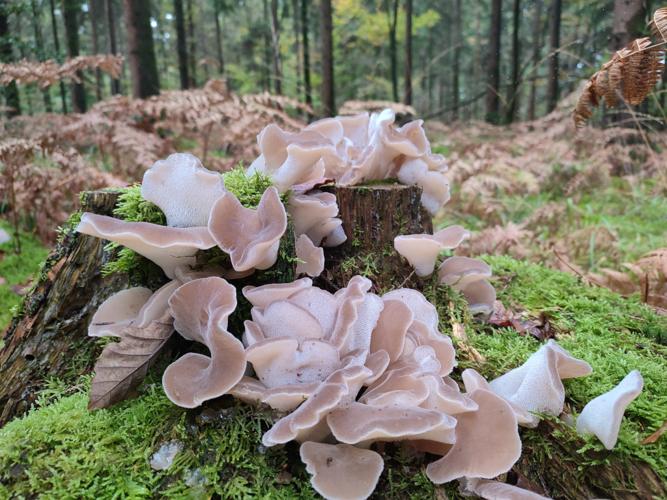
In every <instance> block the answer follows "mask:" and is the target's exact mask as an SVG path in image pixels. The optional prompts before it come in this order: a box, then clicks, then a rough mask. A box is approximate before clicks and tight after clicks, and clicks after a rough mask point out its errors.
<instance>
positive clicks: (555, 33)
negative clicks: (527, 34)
mask: <svg viewBox="0 0 667 500" xmlns="http://www.w3.org/2000/svg"><path fill="white" fill-rule="evenodd" d="M561 9H562V1H561V0H552V2H551V12H550V13H549V49H550V51H551V54H550V56H549V79H548V83H547V113H550V112H551V111H553V110H554V109H556V106H557V105H558V97H559V90H560V89H559V83H558V73H559V70H560V67H559V60H558V59H559V58H558V51H559V50H560V16H561Z"/></svg>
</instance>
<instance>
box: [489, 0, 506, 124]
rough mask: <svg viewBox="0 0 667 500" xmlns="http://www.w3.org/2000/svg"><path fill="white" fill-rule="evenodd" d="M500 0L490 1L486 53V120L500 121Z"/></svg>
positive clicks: (501, 3)
mask: <svg viewBox="0 0 667 500" xmlns="http://www.w3.org/2000/svg"><path fill="white" fill-rule="evenodd" d="M502 8H503V2H502V0H492V1H491V24H490V26H489V53H488V55H487V58H488V59H487V61H488V63H487V73H488V76H487V87H486V121H487V122H489V123H498V122H499V121H500V94H499V93H500V47H501V46H500V42H501V33H502Z"/></svg>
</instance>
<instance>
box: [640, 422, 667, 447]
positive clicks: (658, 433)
mask: <svg viewBox="0 0 667 500" xmlns="http://www.w3.org/2000/svg"><path fill="white" fill-rule="evenodd" d="M665 432H667V420H665V422H664V423H663V424H662V425H661V426H660V428H659V429H658V430H657V431H655V432H654V433H653V434H651V435H650V436H649V437H647V438H646V439H644V440H643V441H642V444H653V443H655V442H656V441H657V440H658V439H660V436H662V435H663V434H664V433H665Z"/></svg>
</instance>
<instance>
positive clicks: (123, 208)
mask: <svg viewBox="0 0 667 500" xmlns="http://www.w3.org/2000/svg"><path fill="white" fill-rule="evenodd" d="M113 213H114V215H115V216H116V217H118V218H120V219H123V220H126V221H128V222H150V223H152V224H160V225H161V226H164V225H166V224H167V219H166V217H165V215H164V213H162V210H160V209H159V208H158V207H157V205H155V204H154V203H151V202H150V201H148V200H145V199H144V198H143V196H141V185H140V184H135V185H133V186H129V187H126V188H122V189H121V194H120V195H119V196H118V203H117V204H116V208H115V209H114V211H113ZM105 250H106V251H108V252H110V253H113V254H114V257H113V258H112V259H111V260H110V261H109V262H107V263H106V264H105V265H104V267H103V268H102V275H103V276H108V275H110V274H113V273H127V274H129V275H130V276H131V277H133V278H134V279H136V280H138V281H144V282H145V281H146V279H147V278H148V274H154V273H155V272H156V266H155V265H154V264H153V263H152V262H150V261H149V260H148V259H145V258H144V257H142V256H140V255H138V254H137V253H136V252H134V251H133V250H130V249H129V248H125V247H123V246H121V245H119V244H118V243H115V242H111V243H109V244H108V245H107V246H106V248H105Z"/></svg>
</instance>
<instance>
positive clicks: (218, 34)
mask: <svg viewBox="0 0 667 500" xmlns="http://www.w3.org/2000/svg"><path fill="white" fill-rule="evenodd" d="M213 6H214V9H215V12H214V16H215V46H216V50H217V54H218V71H219V73H220V74H221V75H224V74H225V58H224V51H223V50H222V30H221V29H220V2H219V0H214V1H213ZM297 78H298V77H297Z"/></svg>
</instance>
